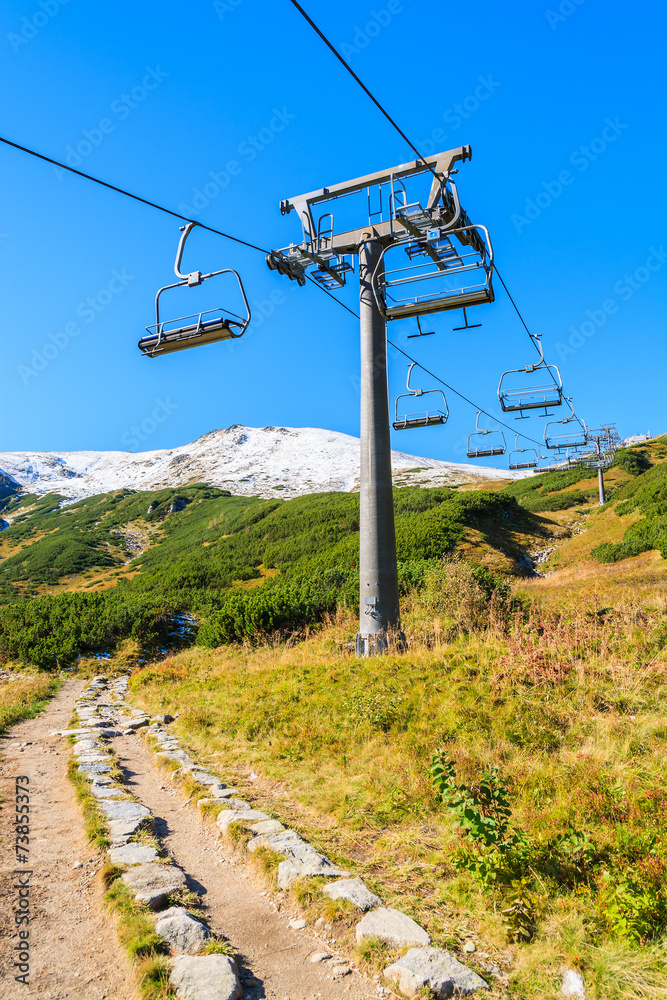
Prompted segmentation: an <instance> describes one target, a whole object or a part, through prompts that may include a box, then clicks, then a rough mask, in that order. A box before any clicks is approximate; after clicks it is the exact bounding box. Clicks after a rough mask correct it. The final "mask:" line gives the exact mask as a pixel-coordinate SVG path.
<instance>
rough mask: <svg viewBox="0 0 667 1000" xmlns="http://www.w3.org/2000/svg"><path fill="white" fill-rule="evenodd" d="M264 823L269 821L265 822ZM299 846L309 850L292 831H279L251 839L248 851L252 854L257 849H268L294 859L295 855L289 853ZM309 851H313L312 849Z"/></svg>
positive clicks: (252, 828)
mask: <svg viewBox="0 0 667 1000" xmlns="http://www.w3.org/2000/svg"><path fill="white" fill-rule="evenodd" d="M265 822H271V821H270V820H265ZM256 825H258V824H253V825H252V826H251V827H250V829H251V830H253V831H254V829H255V826H256ZM299 845H300V846H301V847H305V848H309V845H308V844H306V842H305V840H302V839H301V837H300V836H299V834H298V833H295V832H294V830H279V831H278V832H277V833H261V834H259V835H258V836H257V837H253V839H252V840H249V841H248V850H249V851H250V852H251V854H254V853H255V851H256V850H257V848H258V847H270V848H271V850H272V851H275V852H276V854H282V855H283V857H294V856H295V855H294V854H292V853H291V852H292V850H294V849H296V848H297V847H298V846H299ZM309 849H310V850H311V851H312V850H313V848H312V847H310V848H309ZM306 853H307V852H306Z"/></svg>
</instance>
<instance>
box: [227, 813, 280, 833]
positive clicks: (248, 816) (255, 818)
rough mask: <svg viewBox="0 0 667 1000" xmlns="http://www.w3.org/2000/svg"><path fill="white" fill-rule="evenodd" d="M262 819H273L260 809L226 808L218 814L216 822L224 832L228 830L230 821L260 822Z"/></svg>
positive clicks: (245, 823)
mask: <svg viewBox="0 0 667 1000" xmlns="http://www.w3.org/2000/svg"><path fill="white" fill-rule="evenodd" d="M262 819H271V817H270V816H267V815H266V813H263V812H260V810H259V809H226V810H224V811H223V812H221V813H220V814H219V815H218V818H217V820H216V823H217V825H218V827H219V828H220V829H221V830H222V832H223V833H226V832H227V827H228V826H229V824H230V823H243V824H244V825H246V826H247V824H248V823H258V822H259V820H262Z"/></svg>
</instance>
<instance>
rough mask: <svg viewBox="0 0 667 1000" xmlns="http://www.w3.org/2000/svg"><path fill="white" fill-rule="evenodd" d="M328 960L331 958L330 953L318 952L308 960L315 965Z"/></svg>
mask: <svg viewBox="0 0 667 1000" xmlns="http://www.w3.org/2000/svg"><path fill="white" fill-rule="evenodd" d="M328 958H331V953H330V952H328V951H316V952H314V953H313V954H312V955H311V956H310V958H309V959H308V961H309V962H313V963H317V962H326V960H327V959H328Z"/></svg>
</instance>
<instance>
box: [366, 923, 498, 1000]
mask: <svg viewBox="0 0 667 1000" xmlns="http://www.w3.org/2000/svg"><path fill="white" fill-rule="evenodd" d="M364 919H365V918H364ZM384 977H385V979H386V980H387V982H389V983H392V984H394V985H396V984H398V987H399V989H400V990H401V993H403V994H405V996H406V997H413V996H415V995H416V994H417V993H418V992H419V990H421V989H423V988H424V987H427V988H428V989H429V990H430V991H431V995H432V996H433V997H437V1000H441V998H446V997H453V996H469V995H470V994H471V993H474V992H475V991H476V990H488V988H489V987H488V985H487V983H485V982H484V980H483V979H481V978H480V976H478V975H477V973H476V972H473V971H472V970H471V969H468V968H467V967H466V966H465V965H462V964H461V962H459V961H458V960H457V959H456V958H454V956H453V955H450V954H449V952H448V951H443V949H442V948H411V949H410V951H409V952H408V953H407V955H403V957H402V958H399V960H398V962H394V963H393V965H388V966H387V968H386V969H385V970H384Z"/></svg>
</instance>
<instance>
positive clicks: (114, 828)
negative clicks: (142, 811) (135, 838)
mask: <svg viewBox="0 0 667 1000" xmlns="http://www.w3.org/2000/svg"><path fill="white" fill-rule="evenodd" d="M143 823H144V817H143V816H140V817H139V818H138V819H135V820H132V821H130V822H128V821H126V820H122V819H112V820H111V822H110V823H109V836H110V837H111V846H112V847H118V846H120V845H121V844H126V843H127V842H128V840H129V839H130V837H131V836H132V834H133V833H136V832H137V830H138V829H139V828H140V827H141V826H142V825H143Z"/></svg>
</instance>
